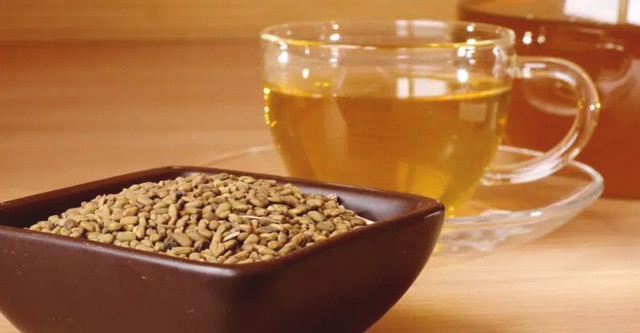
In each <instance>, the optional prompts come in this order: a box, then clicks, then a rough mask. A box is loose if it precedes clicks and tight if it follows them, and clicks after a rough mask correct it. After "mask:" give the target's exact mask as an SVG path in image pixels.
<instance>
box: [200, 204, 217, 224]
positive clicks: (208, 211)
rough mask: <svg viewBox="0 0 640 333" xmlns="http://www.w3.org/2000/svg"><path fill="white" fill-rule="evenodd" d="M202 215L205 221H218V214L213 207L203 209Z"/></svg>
mask: <svg viewBox="0 0 640 333" xmlns="http://www.w3.org/2000/svg"><path fill="white" fill-rule="evenodd" d="M201 214H202V218H203V219H207V220H209V221H213V220H215V219H217V216H216V214H215V213H214V212H213V207H212V206H205V207H204V208H203V209H202V212H201Z"/></svg>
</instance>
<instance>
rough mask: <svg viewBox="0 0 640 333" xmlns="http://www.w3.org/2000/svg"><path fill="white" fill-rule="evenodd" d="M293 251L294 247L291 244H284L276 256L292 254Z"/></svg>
mask: <svg viewBox="0 0 640 333" xmlns="http://www.w3.org/2000/svg"><path fill="white" fill-rule="evenodd" d="M294 249H295V245H293V244H285V245H284V246H283V247H282V248H281V249H280V250H278V255H281V256H283V255H285V254H288V253H290V252H292V251H293V250H294Z"/></svg>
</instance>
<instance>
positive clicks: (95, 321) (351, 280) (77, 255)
mask: <svg viewBox="0 0 640 333" xmlns="http://www.w3.org/2000/svg"><path fill="white" fill-rule="evenodd" d="M220 172H225V173H229V174H236V175H250V176H253V177H254V178H268V179H273V180H276V181H278V182H282V183H291V184H294V185H296V186H298V187H299V188H300V189H301V190H302V191H304V192H306V193H321V194H336V195H338V197H339V198H340V200H341V201H342V203H343V204H344V205H345V207H347V208H349V209H352V210H354V211H355V212H356V213H357V214H358V215H360V216H362V217H364V218H367V219H369V220H372V221H376V222H374V223H372V224H370V225H367V226H365V227H362V228H359V229H355V230H351V231H349V232H347V233H344V234H341V235H338V236H336V237H331V238H329V239H327V240H326V241H324V242H322V243H318V244H314V245H313V246H309V247H306V248H303V249H300V250H298V251H295V252H293V253H291V254H288V255H285V256H283V257H280V258H275V259H272V260H268V261H261V262H255V263H250V264H243V265H238V264H211V263H201V262H197V261H190V260H186V259H181V258H174V257H169V256H166V255H162V254H155V253H148V252H143V251H138V250H133V249H128V248H122V247H117V246H115V245H105V244H101V243H97V242H92V241H89V240H85V239H76V238H71V237H65V236H58V235H52V234H45V233H40V232H37V231H31V230H27V229H25V228H26V227H28V226H30V225H32V224H33V223H35V222H37V221H39V220H43V219H46V218H47V217H49V216H50V215H54V214H59V213H61V212H63V211H64V210H66V209H68V208H71V207H76V206H78V205H80V204H81V203H82V202H83V201H89V200H91V199H93V198H94V197H96V196H97V195H101V194H108V193H117V192H119V191H120V190H122V189H123V188H125V187H128V186H130V185H133V184H137V183H142V182H148V181H151V182H155V181H160V180H165V179H172V178H176V177H179V176H187V175H190V174H193V173H204V174H215V173H220ZM443 220H444V208H443V206H442V204H441V203H440V202H438V201H436V200H434V199H430V198H425V197H421V196H415V195H410V194H403V193H395V192H388V191H380V190H374V189H365V188H358V187H353V186H344V185H340V184H330V183H323V182H316V181H306V180H300V179H294V178H288V177H280V176H274V175H265V174H259V173H249V172H241V171H234V170H227V169H216V168H203V167H163V168H156V169H151V170H145V171H141V172H136V173H131V174H126V175H121V176H117V177H113V178H109V179H104V180H100V181H95V182H90V183H86V184H82V185H77V186H73V187H68V188H65V189H60V190H55V191H51V192H47V193H42V194H38V195H33V196H29V197H25V198H21V199H17V200H12V201H9V202H4V203H0V271H1V272H2V277H1V278H0V311H1V312H2V313H3V314H4V315H5V316H6V317H7V319H8V320H9V321H10V322H11V323H12V324H13V325H15V326H16V327H17V328H18V329H19V330H20V331H22V332H27V333H28V332H35V333H40V332H48V333H56V332H61V333H72V332H88V333H102V332H104V333H113V332H119V333H128V332H137V333H139V332H155V333H162V332H190V333H199V332H203V333H205V332H361V331H364V330H366V329H367V328H368V327H369V326H371V325H372V324H373V323H375V322H376V321H377V320H378V319H379V318H380V317H381V316H382V315H383V314H384V313H385V312H386V311H388V310H389V309H390V308H391V307H392V306H393V305H394V304H395V303H396V302H397V301H398V300H399V299H400V297H401V296H402V295H403V294H404V293H405V292H406V291H407V289H408V288H409V287H410V285H411V284H412V283H413V282H414V281H415V279H416V277H417V276H418V275H419V273H420V272H421V271H422V269H423V268H424V266H425V265H426V263H427V261H428V259H429V256H430V255H431V253H432V252H433V250H434V247H435V245H436V241H437V239H438V236H439V234H440V231H441V228H442V223H443Z"/></svg>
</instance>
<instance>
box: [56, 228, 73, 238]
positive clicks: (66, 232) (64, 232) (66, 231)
mask: <svg viewBox="0 0 640 333" xmlns="http://www.w3.org/2000/svg"><path fill="white" fill-rule="evenodd" d="M58 233H60V235H62V236H69V235H70V234H71V230H69V229H67V228H65V227H62V228H60V231H58Z"/></svg>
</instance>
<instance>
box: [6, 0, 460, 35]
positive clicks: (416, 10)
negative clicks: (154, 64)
mask: <svg viewBox="0 0 640 333" xmlns="http://www.w3.org/2000/svg"><path fill="white" fill-rule="evenodd" d="M455 4H456V2H455V1H451V0H429V1H420V0H378V1H366V0H236V1H231V0H183V1H171V0H94V1H82V0H39V1H36V2H33V1H24V0H5V1H3V2H2V5H1V6H2V10H0V40H5V41H7V40H11V41H17V40H30V41H39V40H220V39H233V38H242V39H251V38H256V34H257V32H258V31H259V29H260V28H261V27H263V26H265V25H269V24H273V23H279V22H282V21H289V20H310V19H338V18H358V17H363V18H405V19H406V18H418V17H420V18H439V19H452V18H454V17H455Z"/></svg>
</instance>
